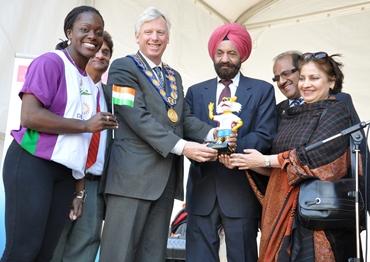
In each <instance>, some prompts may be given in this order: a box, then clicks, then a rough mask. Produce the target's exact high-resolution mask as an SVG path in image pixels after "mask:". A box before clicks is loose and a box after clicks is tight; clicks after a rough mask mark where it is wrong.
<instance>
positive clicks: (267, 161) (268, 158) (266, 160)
mask: <svg viewBox="0 0 370 262" xmlns="http://www.w3.org/2000/svg"><path fill="white" fill-rule="evenodd" d="M265 167H271V161H270V157H269V156H265Z"/></svg>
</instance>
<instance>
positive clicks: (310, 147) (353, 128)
mask: <svg viewBox="0 0 370 262" xmlns="http://www.w3.org/2000/svg"><path fill="white" fill-rule="evenodd" d="M369 124H370V120H369V121H367V122H360V123H358V124H356V125H353V126H351V127H349V128H346V129H344V130H342V131H341V132H340V133H338V134H336V135H334V136H331V137H329V138H326V139H324V140H321V141H319V142H316V143H314V144H312V145H308V146H306V147H305V149H306V151H307V152H308V151H311V150H313V149H316V148H317V147H319V146H321V145H323V144H325V143H327V142H330V141H331V140H333V139H336V138H338V137H341V136H345V135H348V134H352V133H354V132H356V131H358V130H360V129H363V128H365V127H366V126H367V125H369Z"/></svg>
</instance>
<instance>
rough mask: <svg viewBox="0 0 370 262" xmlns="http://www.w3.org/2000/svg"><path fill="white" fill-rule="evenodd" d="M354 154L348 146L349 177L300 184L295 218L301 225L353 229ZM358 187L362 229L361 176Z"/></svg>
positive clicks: (363, 215) (362, 185)
mask: <svg viewBox="0 0 370 262" xmlns="http://www.w3.org/2000/svg"><path fill="white" fill-rule="evenodd" d="M351 140H352V139H351ZM351 148H352V141H351ZM353 155H354V153H353V152H352V150H351V168H352V171H350V172H349V173H350V176H349V178H342V179H339V180H338V181H334V182H330V181H322V180H318V179H309V180H307V181H304V182H303V183H302V184H301V186H300V191H299V197H298V207H297V212H298V220H299V222H300V224H301V225H302V226H304V227H306V228H309V229H314V230H323V229H352V230H355V223H356V214H355V195H356V193H355V189H356V180H355V177H354V174H355V173H354V164H355V161H354V157H353ZM359 188H360V190H359V191H360V192H359V210H360V221H362V225H361V229H364V226H363V225H364V221H365V212H364V201H363V198H362V194H361V192H363V190H362V189H363V188H364V182H363V177H362V176H360V177H359Z"/></svg>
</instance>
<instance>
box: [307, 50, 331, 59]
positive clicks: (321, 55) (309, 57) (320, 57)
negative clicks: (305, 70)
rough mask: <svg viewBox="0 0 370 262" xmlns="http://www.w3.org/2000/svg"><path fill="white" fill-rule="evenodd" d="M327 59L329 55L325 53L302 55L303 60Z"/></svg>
mask: <svg viewBox="0 0 370 262" xmlns="http://www.w3.org/2000/svg"><path fill="white" fill-rule="evenodd" d="M327 57H329V55H328V54H327V53H325V52H316V53H304V54H303V55H302V59H303V60H315V59H316V60H319V59H324V58H327Z"/></svg>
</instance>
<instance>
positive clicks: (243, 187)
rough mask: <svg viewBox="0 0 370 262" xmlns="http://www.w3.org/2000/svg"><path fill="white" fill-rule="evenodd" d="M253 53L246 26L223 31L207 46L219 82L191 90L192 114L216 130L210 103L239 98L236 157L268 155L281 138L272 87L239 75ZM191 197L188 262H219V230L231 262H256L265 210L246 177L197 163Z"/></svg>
mask: <svg viewBox="0 0 370 262" xmlns="http://www.w3.org/2000/svg"><path fill="white" fill-rule="evenodd" d="M251 50H252V40H251V37H250V35H249V33H248V31H247V30H246V29H245V28H244V27H243V26H241V25H239V24H235V23H233V24H225V25H223V26H220V27H218V28H217V29H216V30H215V31H214V32H213V33H212V35H211V37H210V39H209V42H208V51H209V55H210V56H211V59H212V60H213V64H214V68H215V71H216V73H217V77H215V78H213V79H210V80H207V81H204V82H201V83H198V84H196V85H194V86H192V87H190V88H189V89H188V92H187V94H186V100H187V102H188V103H189V105H190V107H191V111H192V112H191V113H193V114H194V115H195V116H196V117H198V118H199V119H200V120H202V121H204V122H207V123H209V124H212V125H214V126H217V123H216V122H214V121H211V120H210V119H209V114H208V113H209V112H208V105H209V103H211V102H212V103H214V104H216V105H217V104H218V103H219V101H221V100H222V99H223V98H224V97H234V96H236V97H237V100H236V102H239V103H240V104H241V105H242V109H241V111H240V112H239V114H238V116H239V117H240V118H241V119H242V121H243V123H244V124H243V126H242V127H241V128H240V129H239V130H238V135H237V139H238V141H237V148H236V151H237V152H243V149H246V148H255V149H258V150H260V151H262V152H264V154H266V153H268V152H269V149H270V146H271V143H272V139H273V137H274V135H275V132H276V113H275V95H274V89H273V86H272V85H271V84H269V83H267V82H265V81H262V80H258V79H253V78H250V77H246V76H244V75H243V74H242V73H241V72H240V67H241V64H242V63H243V62H244V61H246V60H247V59H248V57H249V55H250V53H251ZM234 99H235V98H234ZM267 164H268V163H267ZM248 172H249V173H250V174H252V175H253V176H254V177H255V179H258V178H260V176H259V175H257V174H253V172H252V171H248ZM259 182H260V181H259ZM264 182H265V181H264ZM264 185H265V184H264V183H260V184H259V186H262V187H263V186H264ZM261 189H262V190H263V188H261ZM187 192H188V195H187V201H188V202H187V203H188V205H187V206H188V211H189V217H188V225H187V234H186V261H191V262H203V261H215V262H216V261H219V256H218V251H219V245H220V240H219V236H218V233H217V232H218V229H219V228H220V226H222V227H223V229H224V232H225V241H226V251H227V258H228V261H229V262H241V261H243V262H244V261H253V262H255V261H257V243H256V237H257V230H258V221H259V218H260V212H261V206H260V204H259V202H258V200H257V198H256V197H255V195H254V194H253V191H252V189H251V186H250V184H249V183H248V181H247V177H246V175H245V172H244V171H242V170H238V169H228V168H226V167H225V166H224V165H223V164H221V163H219V162H218V161H214V162H207V163H197V162H192V163H191V166H190V170H189V179H188V186H187Z"/></svg>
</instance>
